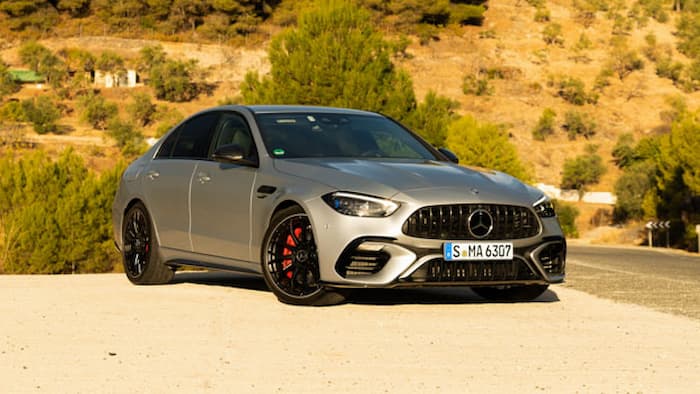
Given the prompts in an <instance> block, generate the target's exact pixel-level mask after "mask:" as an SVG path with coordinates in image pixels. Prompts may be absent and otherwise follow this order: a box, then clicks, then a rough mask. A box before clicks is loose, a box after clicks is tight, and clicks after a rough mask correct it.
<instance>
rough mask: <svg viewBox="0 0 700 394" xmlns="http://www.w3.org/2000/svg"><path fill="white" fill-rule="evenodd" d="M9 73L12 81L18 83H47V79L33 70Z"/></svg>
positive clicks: (11, 71)
mask: <svg viewBox="0 0 700 394" xmlns="http://www.w3.org/2000/svg"><path fill="white" fill-rule="evenodd" d="M9 72H10V75H12V79H14V80H15V81H17V82H22V83H38V82H45V81H46V77H44V76H43V75H41V74H39V73H37V72H35V71H32V70H10V71H9Z"/></svg>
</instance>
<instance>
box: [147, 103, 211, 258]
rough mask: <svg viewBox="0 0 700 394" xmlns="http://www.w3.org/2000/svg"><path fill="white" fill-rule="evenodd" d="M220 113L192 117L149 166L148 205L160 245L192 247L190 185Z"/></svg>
mask: <svg viewBox="0 0 700 394" xmlns="http://www.w3.org/2000/svg"><path fill="white" fill-rule="evenodd" d="M218 116H219V113H216V112H208V113H204V114H202V115H198V116H195V117H193V118H192V119H190V120H188V121H187V122H186V123H184V124H182V125H181V126H180V127H178V129H177V130H175V131H173V132H172V133H170V135H169V136H168V137H167V138H166V139H165V141H164V142H163V144H162V145H161V147H160V149H159V150H158V153H157V154H156V157H155V158H154V159H153V160H152V161H151V162H150V164H149V166H148V167H147V168H146V169H145V172H144V175H145V176H144V178H143V190H144V194H145V199H146V207H147V208H148V210H149V212H150V213H151V217H152V220H153V222H154V224H155V226H156V229H157V230H158V236H159V242H160V245H161V246H163V247H167V248H173V249H179V250H187V251H191V250H192V242H191V239H190V234H189V227H190V214H189V204H190V201H189V189H190V183H191V181H192V177H193V175H194V171H195V168H196V165H197V163H198V161H200V160H206V158H207V155H208V151H209V146H210V144H211V139H212V136H213V133H214V130H215V126H216V124H217V120H218Z"/></svg>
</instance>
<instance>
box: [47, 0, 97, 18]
mask: <svg viewBox="0 0 700 394" xmlns="http://www.w3.org/2000/svg"><path fill="white" fill-rule="evenodd" d="M90 3H91V1H90V0H59V1H58V2H57V4H56V8H58V9H59V10H61V11H66V12H68V13H69V14H70V15H71V16H72V17H74V18H79V17H82V16H86V15H87V14H88V12H89V11H90Z"/></svg>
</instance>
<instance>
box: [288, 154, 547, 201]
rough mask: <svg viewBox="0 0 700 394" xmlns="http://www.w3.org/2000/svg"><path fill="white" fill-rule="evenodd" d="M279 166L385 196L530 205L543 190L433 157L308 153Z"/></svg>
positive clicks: (335, 185)
mask: <svg viewBox="0 0 700 394" xmlns="http://www.w3.org/2000/svg"><path fill="white" fill-rule="evenodd" d="M274 166H275V168H276V169H277V170H278V171H280V172H283V173H285V174H289V175H294V176H299V177H303V178H306V179H310V180H313V181H316V182H321V183H324V184H326V185H328V186H330V187H332V188H334V189H337V190H344V191H352V192H358V193H364V194H369V195H374V196H378V197H385V198H393V197H395V196H397V195H399V194H401V195H402V197H403V198H410V197H411V196H414V197H415V198H418V199H420V200H423V201H425V199H426V196H431V198H428V199H429V200H434V201H436V199H437V200H440V196H441V195H444V196H445V199H446V202H457V201H458V200H464V201H489V202H501V203H518V204H530V203H532V202H534V201H535V200H536V199H538V198H539V197H540V196H541V195H542V193H541V192H538V191H536V189H533V188H531V187H529V186H526V185H524V184H523V183H522V182H520V181H518V180H517V179H515V178H513V177H511V176H509V175H506V174H504V173H502V172H498V171H491V170H485V169H479V168H474V167H464V166H458V165H456V164H453V163H448V162H439V161H432V160H425V161H415V160H379V159H366V160H362V159H329V158H323V159H315V158H304V159H284V160H275V162H274ZM436 202H437V201H436Z"/></svg>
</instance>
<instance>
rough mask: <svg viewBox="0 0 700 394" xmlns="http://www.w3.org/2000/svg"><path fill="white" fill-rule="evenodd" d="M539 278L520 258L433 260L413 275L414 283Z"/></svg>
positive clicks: (502, 280) (503, 280)
mask: <svg viewBox="0 0 700 394" xmlns="http://www.w3.org/2000/svg"><path fill="white" fill-rule="evenodd" d="M534 279H538V277H537V276H536V275H535V274H534V273H533V272H532V270H530V268H529V267H528V266H527V264H525V262H524V261H522V260H521V259H519V258H515V259H513V260H512V261H445V260H443V259H441V258H435V259H432V260H430V261H428V262H426V263H425V264H423V266H421V268H419V269H418V270H416V272H414V273H413V274H412V275H411V278H410V280H411V281H414V282H508V281H521V280H534Z"/></svg>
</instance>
